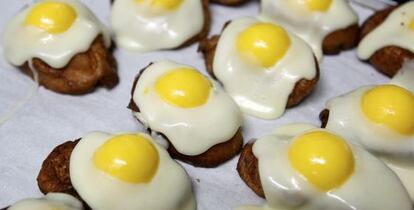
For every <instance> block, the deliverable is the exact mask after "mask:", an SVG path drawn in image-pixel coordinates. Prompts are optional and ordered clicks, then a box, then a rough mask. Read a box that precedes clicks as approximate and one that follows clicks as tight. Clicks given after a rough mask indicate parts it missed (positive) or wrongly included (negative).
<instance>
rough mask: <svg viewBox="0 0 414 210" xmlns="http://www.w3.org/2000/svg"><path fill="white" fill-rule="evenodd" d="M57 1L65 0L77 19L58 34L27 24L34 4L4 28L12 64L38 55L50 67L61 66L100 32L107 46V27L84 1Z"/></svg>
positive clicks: (7, 51)
mask: <svg viewBox="0 0 414 210" xmlns="http://www.w3.org/2000/svg"><path fill="white" fill-rule="evenodd" d="M56 1H59V2H64V3H67V4H69V5H71V6H72V7H73V8H74V9H75V11H76V13H77V19H76V20H75V21H74V22H73V24H72V26H71V27H70V28H69V29H68V30H67V31H65V32H63V33H59V34H50V33H48V32H47V31H45V30H42V29H40V28H37V27H35V26H27V25H25V23H24V21H25V18H26V16H27V15H28V13H29V12H30V10H31V8H33V7H34V5H36V4H33V5H31V6H29V7H27V8H25V9H24V10H23V11H21V12H20V13H19V14H18V15H17V16H15V17H14V18H13V19H12V20H11V21H10V23H9V24H8V25H7V26H6V28H5V30H4V34H3V35H4V36H3V46H4V55H5V57H6V59H7V60H8V61H9V62H10V63H11V64H13V65H15V66H21V65H23V64H24V63H25V62H27V61H30V60H32V59H33V58H40V59H41V60H43V61H44V62H46V63H47V64H48V65H50V66H51V67H53V68H63V67H64V66H66V65H67V64H68V63H69V61H70V60H71V59H72V57H73V56H74V55H76V54H78V53H81V52H85V51H87V50H88V49H89V47H90V45H91V44H92V42H93V41H94V40H95V38H96V37H97V36H98V35H99V34H102V35H103V36H104V40H105V44H106V46H107V47H109V45H110V42H111V40H110V36H109V32H108V30H107V28H106V27H105V26H104V25H103V24H102V23H101V22H100V21H99V20H98V19H97V18H96V17H95V15H93V13H92V12H91V11H90V10H89V9H88V8H87V7H86V6H85V5H83V4H82V3H81V2H79V1H78V0H56ZM39 2H42V1H39ZM37 3H38V2H37Z"/></svg>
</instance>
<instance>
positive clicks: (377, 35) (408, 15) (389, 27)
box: [358, 1, 414, 60]
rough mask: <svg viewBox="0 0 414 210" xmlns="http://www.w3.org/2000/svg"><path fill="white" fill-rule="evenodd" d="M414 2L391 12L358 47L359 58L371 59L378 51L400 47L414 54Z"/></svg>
mask: <svg viewBox="0 0 414 210" xmlns="http://www.w3.org/2000/svg"><path fill="white" fill-rule="evenodd" d="M413 20H414V2H413V1H411V2H410V1H409V2H407V3H405V4H403V5H401V6H399V7H397V8H396V9H395V10H393V11H392V12H391V14H390V15H388V17H387V18H386V19H385V20H384V22H382V23H381V24H380V25H378V26H377V27H376V28H375V29H374V30H372V31H371V32H369V33H368V34H367V35H366V36H365V37H364V38H363V39H362V40H361V41H360V43H359V45H358V57H359V58H361V59H363V60H366V59H369V58H370V57H371V56H372V55H373V54H374V53H375V52H376V51H377V50H380V49H382V48H384V47H388V46H398V47H401V48H403V49H406V50H409V51H411V52H414V29H410V28H409V25H410V22H411V21H413Z"/></svg>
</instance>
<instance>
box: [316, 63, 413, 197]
mask: <svg viewBox="0 0 414 210" xmlns="http://www.w3.org/2000/svg"><path fill="white" fill-rule="evenodd" d="M413 70H414V63H413V62H411V63H410V64H407V65H406V66H404V68H402V69H401V70H399V71H398V73H397V75H396V76H395V77H394V78H393V79H392V80H391V82H390V83H388V84H381V85H371V86H365V87H360V88H357V89H356V90H353V91H351V92H350V93H346V94H344V95H341V96H338V97H335V98H332V99H330V100H329V101H328V102H327V103H326V108H325V109H324V110H323V111H322V112H321V113H320V120H321V122H322V127H326V128H327V129H330V130H332V131H335V132H337V133H338V134H340V135H342V136H344V137H345V138H346V139H348V140H349V141H352V142H354V143H355V144H358V145H361V146H363V147H364V149H366V150H367V151H369V152H371V153H372V154H373V155H375V156H376V157H378V158H380V159H382V160H383V161H384V162H385V163H386V164H387V165H388V166H389V167H390V168H391V169H392V170H393V171H394V172H395V173H396V174H397V175H398V176H399V178H400V179H401V181H402V183H403V184H404V186H405V188H406V189H407V190H408V192H409V193H410V196H411V199H412V200H414V186H413V184H412V183H413V181H414V179H413V177H414V176H413V175H414V170H413V167H414V165H413V164H412V162H413V157H412V154H413V153H414V149H413V148H414V83H413V82H412V81H413V80H414V71H413Z"/></svg>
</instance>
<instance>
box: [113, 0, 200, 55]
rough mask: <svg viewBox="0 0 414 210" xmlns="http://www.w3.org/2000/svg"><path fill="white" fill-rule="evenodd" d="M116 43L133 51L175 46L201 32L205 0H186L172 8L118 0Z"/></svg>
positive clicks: (115, 5)
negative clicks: (166, 9) (169, 9)
mask: <svg viewBox="0 0 414 210" xmlns="http://www.w3.org/2000/svg"><path fill="white" fill-rule="evenodd" d="M111 25H112V29H113V31H114V33H115V40H116V43H117V44H118V45H119V46H120V47H122V48H125V49H128V50H132V51H139V52H145V51H154V50H161V49H172V48H176V47H179V46H181V45H182V44H184V42H185V41H187V40H189V39H190V38H192V37H193V36H195V35H197V34H198V33H200V32H201V30H202V29H203V26H204V11H203V6H202V1H201V0H183V1H182V3H181V5H180V6H179V7H178V8H176V9H174V10H171V11H163V10H162V9H158V8H154V7H153V6H151V5H149V3H148V1H147V3H136V2H134V0H116V1H115V2H114V4H113V6H112V11H111Z"/></svg>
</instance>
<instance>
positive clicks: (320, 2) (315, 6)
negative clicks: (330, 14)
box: [305, 0, 332, 12]
mask: <svg viewBox="0 0 414 210" xmlns="http://www.w3.org/2000/svg"><path fill="white" fill-rule="evenodd" d="M305 1H306V4H307V6H308V9H309V10H311V11H315V12H316V11H317V12H326V11H327V10H328V9H329V7H331V4H332V0H305Z"/></svg>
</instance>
